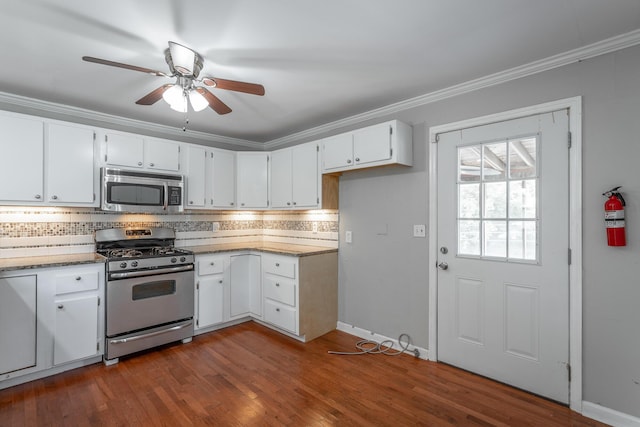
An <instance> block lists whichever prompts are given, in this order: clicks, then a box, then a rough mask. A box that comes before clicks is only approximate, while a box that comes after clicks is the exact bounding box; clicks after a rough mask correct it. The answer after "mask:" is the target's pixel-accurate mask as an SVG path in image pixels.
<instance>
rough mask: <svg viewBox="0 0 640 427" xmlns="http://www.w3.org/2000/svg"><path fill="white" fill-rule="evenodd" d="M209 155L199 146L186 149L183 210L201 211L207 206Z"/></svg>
mask: <svg viewBox="0 0 640 427" xmlns="http://www.w3.org/2000/svg"><path fill="white" fill-rule="evenodd" d="M208 155H209V153H208V152H207V150H206V149H205V148H204V147H201V146H199V145H189V147H188V148H187V185H186V187H187V193H186V194H187V195H186V197H185V208H187V209H198V208H199V209H202V208H205V207H208V206H207V194H206V187H207V161H208Z"/></svg>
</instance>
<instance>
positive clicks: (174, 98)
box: [162, 84, 187, 113]
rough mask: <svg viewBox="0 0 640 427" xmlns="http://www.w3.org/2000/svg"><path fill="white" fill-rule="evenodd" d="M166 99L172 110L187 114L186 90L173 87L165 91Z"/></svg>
mask: <svg viewBox="0 0 640 427" xmlns="http://www.w3.org/2000/svg"><path fill="white" fill-rule="evenodd" d="M162 99H164V100H165V101H166V102H167V104H169V106H170V107H171V109H172V110H175V111H178V112H180V113H186V112H187V98H186V96H185V93H184V89H183V88H182V86H180V85H177V84H175V85H173V86H171V87H170V88H169V89H167V90H165V91H164V93H163V94H162Z"/></svg>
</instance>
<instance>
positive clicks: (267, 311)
mask: <svg viewBox="0 0 640 427" xmlns="http://www.w3.org/2000/svg"><path fill="white" fill-rule="evenodd" d="M297 317H298V311H297V310H296V309H295V308H292V307H287V306H286V305H283V304H279V303H277V302H275V301H272V300H270V299H266V300H265V301H264V320H266V321H267V322H269V323H271V324H272V325H275V326H277V327H279V328H282V329H286V330H287V331H289V332H293V333H294V334H297V333H298V331H297V330H296V318H297Z"/></svg>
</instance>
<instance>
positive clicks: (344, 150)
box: [322, 133, 353, 171]
mask: <svg viewBox="0 0 640 427" xmlns="http://www.w3.org/2000/svg"><path fill="white" fill-rule="evenodd" d="M322 158H323V169H324V170H325V171H330V170H331V169H340V168H344V167H347V166H353V137H352V135H351V133H344V134H341V135H336V136H332V137H330V138H325V139H323V140H322Z"/></svg>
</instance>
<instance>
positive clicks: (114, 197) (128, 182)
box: [100, 168, 184, 213]
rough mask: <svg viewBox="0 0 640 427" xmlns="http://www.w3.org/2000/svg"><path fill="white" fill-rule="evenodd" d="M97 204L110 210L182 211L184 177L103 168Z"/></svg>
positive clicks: (103, 208)
mask: <svg viewBox="0 0 640 427" xmlns="http://www.w3.org/2000/svg"><path fill="white" fill-rule="evenodd" d="M101 177H102V198H101V203H100V207H101V209H102V210H103V211H111V212H144V213H172V212H182V211H183V206H182V197H183V192H184V177H183V176H182V175H172V174H164V173H155V172H146V171H136V170H127V169H114V168H102V171H101Z"/></svg>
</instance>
